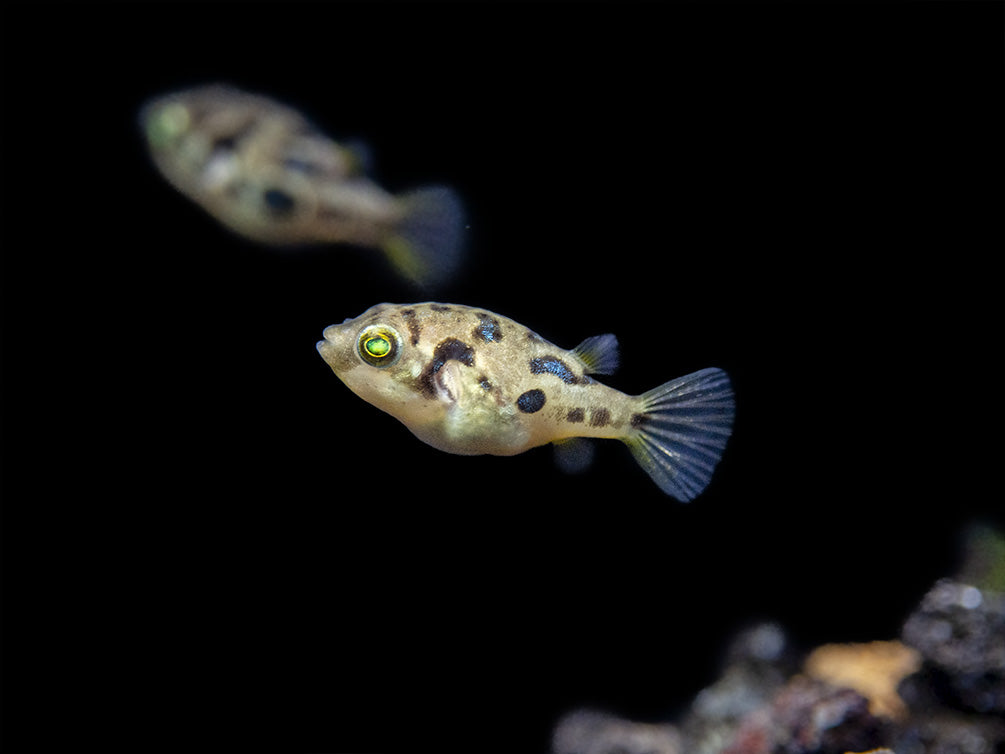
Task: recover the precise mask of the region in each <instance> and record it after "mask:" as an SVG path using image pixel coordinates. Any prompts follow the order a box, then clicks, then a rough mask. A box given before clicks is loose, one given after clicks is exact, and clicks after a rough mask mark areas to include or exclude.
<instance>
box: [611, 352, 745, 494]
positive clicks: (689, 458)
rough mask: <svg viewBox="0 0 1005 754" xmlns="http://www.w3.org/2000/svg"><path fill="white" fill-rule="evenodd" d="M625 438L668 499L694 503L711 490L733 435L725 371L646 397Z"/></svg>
mask: <svg viewBox="0 0 1005 754" xmlns="http://www.w3.org/2000/svg"><path fill="white" fill-rule="evenodd" d="M640 398H641V399H642V407H643V410H642V412H641V413H638V414H635V416H633V417H632V430H631V433H630V434H629V435H628V436H626V437H624V438H622V439H623V440H624V442H625V444H626V445H628V447H629V448H630V449H631V451H632V455H633V456H635V460H636V461H638V462H639V465H641V466H642V468H644V469H645V470H646V472H648V474H649V476H651V477H652V478H653V481H654V482H656V484H658V485H659V487H660V489H661V490H663V491H664V492H665V493H667V494H668V495H672V496H673V497H675V498H677V499H678V500H680V501H682V502H688V501H689V500H693V499H694V498H695V497H697V496H698V495H699V494H701V492H702V490H704V489H705V487H707V486H708V483H709V480H711V478H712V472H713V471H715V466H716V464H717V463H719V459H720V458H721V457H722V451H723V449H724V448H725V447H726V440H728V439H729V435H730V433H731V432H732V431H733V416H734V413H735V409H734V403H733V389H732V387H731V386H730V383H729V377H728V376H727V375H726V373H725V372H724V371H722V370H721V369H714V368H712V369H702V370H700V371H698V372H694V373H693V374H689V375H686V376H684V377H678V378H677V379H676V380H670V382H667V383H664V384H662V385H660V386H659V387H658V388H654V389H653V390H650V391H649V392H648V393H643V394H642V395H641V396H640Z"/></svg>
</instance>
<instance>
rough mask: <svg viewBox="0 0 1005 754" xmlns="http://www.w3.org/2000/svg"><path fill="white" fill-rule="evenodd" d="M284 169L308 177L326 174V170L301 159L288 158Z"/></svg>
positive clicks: (284, 161) (284, 162)
mask: <svg viewBox="0 0 1005 754" xmlns="http://www.w3.org/2000/svg"><path fill="white" fill-rule="evenodd" d="M283 167H284V168H286V169H287V170H291V171H294V172H296V173H302V174H303V175H307V176H317V175H321V174H322V173H323V172H324V169H323V168H322V167H321V166H320V165H318V164H317V163H316V162H310V161H309V160H304V159H302V158H300V157H287V158H286V159H284V160H283Z"/></svg>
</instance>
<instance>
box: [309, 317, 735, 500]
mask: <svg viewBox="0 0 1005 754" xmlns="http://www.w3.org/2000/svg"><path fill="white" fill-rule="evenodd" d="M317 349H318V351H319V352H320V354H321V357H322V358H323V359H324V360H325V361H326V362H327V363H328V365H329V366H330V367H331V368H332V371H334V372H335V374H336V375H337V376H338V377H339V379H341V380H342V381H343V382H344V383H345V384H346V385H347V386H348V387H349V389H350V390H352V391H353V392H354V393H356V395H358V396H359V397H360V398H362V399H363V400H365V401H367V402H369V403H371V404H373V405H374V406H376V407H377V408H379V409H381V410H382V411H385V412H387V413H389V414H391V415H392V416H394V417H395V418H396V419H398V420H399V421H401V422H402V423H403V424H404V425H405V426H406V427H408V429H410V430H411V431H412V433H413V434H414V435H415V436H416V437H418V438H419V439H420V440H422V441H423V442H425V443H428V444H429V445H432V446H433V447H434V448H438V449H440V450H443V451H446V452H448V453H457V454H460V455H478V454H492V455H499V456H510V455H515V454H517V453H522V452H524V451H525V450H528V449H530V448H533V447H536V446H539V445H545V444H547V443H556V444H557V446H558V447H559V448H563V447H569V446H571V447H573V448H576V447H577V446H581V445H582V440H581V439H580V438H613V439H617V440H621V441H622V442H624V443H625V444H626V445H627V446H628V448H629V449H630V450H631V452H632V454H633V455H634V457H635V459H636V460H637V461H638V463H639V464H640V465H641V466H642V468H643V469H645V470H646V471H647V472H648V473H649V476H650V477H652V479H653V481H655V482H656V484H657V485H659V487H660V489H662V490H663V491H664V492H666V493H667V494H669V495H672V496H673V497H675V498H677V499H678V500H681V501H689V500H691V499H693V498H694V497H696V496H697V495H698V494H700V493H701V492H702V490H704V489H705V487H706V486H707V485H708V483H709V480H710V479H711V477H712V472H713V471H714V469H715V467H716V464H718V462H719V459H720V457H721V456H722V452H723V449H724V448H725V446H726V441H727V439H728V438H729V435H730V433H731V431H732V426H733V413H734V409H733V391H732V388H731V386H730V381H729V378H728V377H727V375H726V373H725V372H724V371H722V370H721V369H716V368H709V369H702V370H700V371H697V372H694V373H693V374H689V375H686V376H684V377H679V378H677V379H675V380H670V381H669V382H666V383H664V384H662V385H660V386H659V387H656V388H653V389H652V390H649V391H648V392H645V393H642V394H641V395H628V394H626V393H622V392H621V391H619V390H615V389H614V388H611V387H607V386H606V385H604V384H602V383H600V382H598V381H597V380H596V379H594V378H593V377H592V376H591V375H594V374H611V373H612V372H613V371H614V370H615V369H616V368H617V366H618V362H619V355H618V341H617V338H616V337H615V336H614V335H611V334H607V335H598V336H595V337H592V338H587V339H586V340H584V341H583V342H582V343H581V344H579V345H578V346H577V347H576V348H573V349H572V350H571V351H568V350H565V349H562V348H559V347H558V346H556V345H554V344H553V343H550V342H548V341H547V340H545V339H544V338H542V337H541V336H540V335H538V334H537V333H535V332H533V331H532V330H530V329H528V328H527V327H524V326H523V325H521V324H518V323H517V322H514V321H513V320H512V319H508V318H506V317H503V316H501V315H499V314H495V313H493V312H490V311H487V310H485V309H476V308H472V307H469V306H463V305H458V304H439V303H433V302H426V303H421V304H379V305H377V306H374V307H372V308H371V309H368V310H367V311H365V312H364V313H363V314H361V315H360V316H358V317H356V318H354V319H347V320H345V322H343V323H342V324H341V325H331V326H329V327H327V328H325V330H324V340H322V341H319V342H318V344H317Z"/></svg>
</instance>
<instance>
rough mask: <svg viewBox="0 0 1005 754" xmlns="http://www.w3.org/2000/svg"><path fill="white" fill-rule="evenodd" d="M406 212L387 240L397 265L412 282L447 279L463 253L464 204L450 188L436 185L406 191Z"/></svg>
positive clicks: (433, 283) (437, 282) (387, 248)
mask: <svg viewBox="0 0 1005 754" xmlns="http://www.w3.org/2000/svg"><path fill="white" fill-rule="evenodd" d="M400 201H401V203H402V207H403V209H404V213H403V215H402V219H401V221H400V222H399V223H398V225H397V226H396V227H395V229H394V232H393V233H392V234H391V235H390V236H389V237H388V238H387V239H386V240H385V242H384V244H383V248H384V251H385V252H386V253H387V256H388V259H390V261H391V264H393V265H394V267H395V269H397V270H398V272H400V273H401V274H402V275H403V276H404V277H406V278H408V279H409V280H411V281H412V282H413V283H415V284H417V285H419V286H423V287H435V286H438V285H442V284H443V283H445V282H447V281H448V280H449V279H450V278H451V277H452V276H453V274H454V272H455V271H456V270H457V268H458V266H459V265H460V261H461V258H462V256H463V253H464V208H463V205H462V204H461V200H460V197H458V196H457V194H456V193H455V192H454V191H453V190H452V189H450V188H447V187H445V186H433V187H430V188H423V189H418V190H417V191H413V192H411V193H409V194H405V195H404V196H402V197H401V199H400Z"/></svg>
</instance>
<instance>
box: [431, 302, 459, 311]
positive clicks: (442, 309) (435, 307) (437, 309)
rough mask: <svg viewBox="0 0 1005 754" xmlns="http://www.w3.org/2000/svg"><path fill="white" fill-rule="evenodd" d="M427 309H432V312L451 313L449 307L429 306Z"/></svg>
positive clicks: (440, 305) (441, 305)
mask: <svg viewBox="0 0 1005 754" xmlns="http://www.w3.org/2000/svg"><path fill="white" fill-rule="evenodd" d="M429 308H430V309H432V310H433V311H434V312H452V311H453V309H451V308H450V307H449V306H444V305H443V304H430V305H429Z"/></svg>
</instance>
